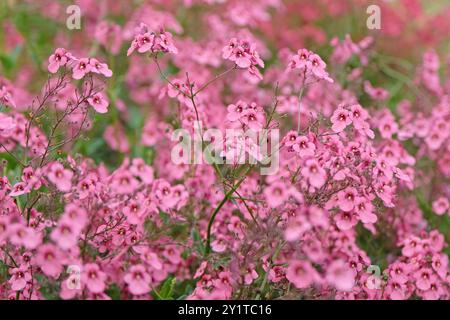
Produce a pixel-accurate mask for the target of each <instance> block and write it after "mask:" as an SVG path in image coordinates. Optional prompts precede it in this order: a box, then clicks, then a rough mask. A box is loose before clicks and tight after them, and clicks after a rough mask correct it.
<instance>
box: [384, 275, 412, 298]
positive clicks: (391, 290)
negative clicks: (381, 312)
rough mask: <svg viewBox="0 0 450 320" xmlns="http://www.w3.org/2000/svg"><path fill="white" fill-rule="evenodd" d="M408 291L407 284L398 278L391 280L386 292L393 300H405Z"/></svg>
mask: <svg viewBox="0 0 450 320" xmlns="http://www.w3.org/2000/svg"><path fill="white" fill-rule="evenodd" d="M406 292H407V287H406V285H405V284H404V283H401V282H398V281H396V280H392V281H389V283H388V285H387V287H386V294H387V295H388V296H389V297H390V299H392V300H405V299H406Z"/></svg>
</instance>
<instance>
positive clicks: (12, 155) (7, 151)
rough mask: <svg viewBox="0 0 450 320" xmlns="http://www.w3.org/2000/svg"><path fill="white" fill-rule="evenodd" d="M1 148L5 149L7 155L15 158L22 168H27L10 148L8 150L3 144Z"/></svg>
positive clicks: (0, 144) (0, 145)
mask: <svg viewBox="0 0 450 320" xmlns="http://www.w3.org/2000/svg"><path fill="white" fill-rule="evenodd" d="M0 147H2V148H3V149H5V151H6V153H7V154H9V155H10V156H11V157H13V158H14V160H16V161H17V162H18V163H19V164H20V165H21V166H22V167H25V164H24V163H23V162H22V161H20V160H19V158H17V157H16V156H15V155H14V154H13V153H12V152H11V151H9V150H8V148H6V147H5V146H4V145H3V144H2V143H0Z"/></svg>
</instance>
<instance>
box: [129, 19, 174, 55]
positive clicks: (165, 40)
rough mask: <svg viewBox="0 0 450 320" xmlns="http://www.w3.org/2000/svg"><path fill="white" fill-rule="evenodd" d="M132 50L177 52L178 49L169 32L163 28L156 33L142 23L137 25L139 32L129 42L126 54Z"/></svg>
mask: <svg viewBox="0 0 450 320" xmlns="http://www.w3.org/2000/svg"><path fill="white" fill-rule="evenodd" d="M134 50H137V51H138V52H139V53H145V52H150V53H157V52H163V53H166V52H171V53H175V54H176V53H178V49H177V48H176V47H175V45H174V44H173V40H172V34H171V33H170V32H167V31H164V30H163V29H161V30H160V31H159V32H158V33H155V32H150V31H149V29H148V26H147V25H145V24H143V23H141V25H140V26H139V33H138V34H137V35H136V36H135V37H134V39H133V41H132V42H131V46H130V48H129V49H128V51H127V56H129V55H131V54H132V53H133V52H134Z"/></svg>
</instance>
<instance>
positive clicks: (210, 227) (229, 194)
mask: <svg viewBox="0 0 450 320" xmlns="http://www.w3.org/2000/svg"><path fill="white" fill-rule="evenodd" d="M251 168H252V166H249V167H248V168H247V171H246V172H245V173H244V175H243V177H242V178H241V179H240V180H239V181H238V182H237V183H236V184H235V185H234V186H233V187H232V188H231V189H230V190H229V191H228V192H227V193H226V194H225V196H224V197H223V199H222V201H220V203H219V205H218V206H217V207H216V209H214V211H213V213H212V215H211V218H210V219H209V223H208V230H207V234H206V250H205V254H206V255H208V254H209V253H210V252H211V229H212V225H213V223H214V220H215V219H216V216H217V213H219V211H220V209H221V208H222V207H223V206H224V204H225V203H226V202H227V201H228V199H230V197H231V195H232V194H233V193H234V192H235V191H236V190H237V189H238V188H239V186H240V185H241V183H242V182H244V180H245V178H247V174H248V172H249V171H250V170H251Z"/></svg>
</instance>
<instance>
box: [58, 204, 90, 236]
mask: <svg viewBox="0 0 450 320" xmlns="http://www.w3.org/2000/svg"><path fill="white" fill-rule="evenodd" d="M61 219H67V221H71V222H72V224H73V226H74V227H75V229H76V230H79V231H81V230H82V229H83V228H84V227H85V226H86V224H87V222H88V214H87V212H86V210H85V209H84V208H83V207H82V206H81V204H75V203H69V204H67V205H66V207H65V208H64V216H63V217H62V218H61Z"/></svg>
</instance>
